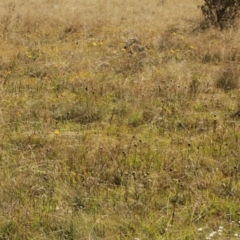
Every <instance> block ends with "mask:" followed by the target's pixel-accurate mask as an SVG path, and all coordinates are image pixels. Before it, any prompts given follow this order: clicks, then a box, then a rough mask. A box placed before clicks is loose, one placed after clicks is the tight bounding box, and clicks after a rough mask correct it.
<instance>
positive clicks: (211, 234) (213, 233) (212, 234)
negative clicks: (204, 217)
mask: <svg viewBox="0 0 240 240" xmlns="http://www.w3.org/2000/svg"><path fill="white" fill-rule="evenodd" d="M216 233H217V232H215V231H213V232H211V233H210V234H209V237H213V236H214V235H215V234H216Z"/></svg>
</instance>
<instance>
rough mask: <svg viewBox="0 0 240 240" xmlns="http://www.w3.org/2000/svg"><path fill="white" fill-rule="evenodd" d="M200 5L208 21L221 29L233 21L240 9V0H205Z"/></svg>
mask: <svg viewBox="0 0 240 240" xmlns="http://www.w3.org/2000/svg"><path fill="white" fill-rule="evenodd" d="M204 2H205V3H204V4H203V5H201V6H199V7H200V8H201V10H202V13H203V15H204V17H205V19H206V21H207V22H208V23H210V24H211V25H214V26H216V27H219V28H220V29H221V30H222V29H223V28H225V27H227V26H229V25H230V24H232V23H233V20H234V19H235V18H236V17H237V15H238V11H239V9H240V0H204Z"/></svg>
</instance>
